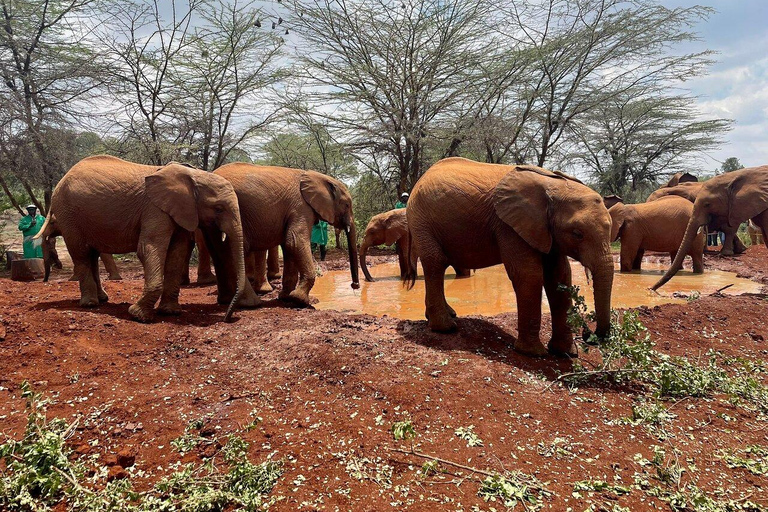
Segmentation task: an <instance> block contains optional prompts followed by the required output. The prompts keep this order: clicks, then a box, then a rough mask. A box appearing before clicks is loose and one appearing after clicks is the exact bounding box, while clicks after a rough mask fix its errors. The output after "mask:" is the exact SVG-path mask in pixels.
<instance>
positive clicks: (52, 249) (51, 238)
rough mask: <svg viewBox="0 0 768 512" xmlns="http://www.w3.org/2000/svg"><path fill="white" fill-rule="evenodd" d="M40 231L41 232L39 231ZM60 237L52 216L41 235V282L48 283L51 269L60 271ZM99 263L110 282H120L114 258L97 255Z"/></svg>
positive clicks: (120, 278) (107, 255)
mask: <svg viewBox="0 0 768 512" xmlns="http://www.w3.org/2000/svg"><path fill="white" fill-rule="evenodd" d="M41 231H42V230H41ZM60 236H61V231H60V230H59V225H58V223H57V222H56V216H54V215H52V216H51V219H50V221H49V222H48V223H47V225H46V227H45V232H43V234H42V239H43V243H42V247H43V265H44V267H45V276H44V277H43V282H46V283H47V282H48V279H49V278H50V277H51V267H55V268H57V269H61V268H62V265H61V260H59V253H58V251H57V250H56V239H57V238H58V237H60ZM99 258H100V259H101V263H102V264H103V265H104V270H106V271H107V274H108V277H107V279H109V280H110V281H120V280H122V279H123V276H121V275H120V271H119V270H118V269H117V264H116V263H115V258H113V257H112V255H111V254H99ZM69 280H70V281H77V276H76V275H74V274H73V275H72V277H70V278H69Z"/></svg>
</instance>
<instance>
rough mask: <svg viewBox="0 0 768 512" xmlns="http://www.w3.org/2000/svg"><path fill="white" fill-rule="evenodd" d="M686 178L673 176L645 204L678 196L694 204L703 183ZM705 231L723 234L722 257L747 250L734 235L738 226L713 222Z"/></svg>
mask: <svg viewBox="0 0 768 512" xmlns="http://www.w3.org/2000/svg"><path fill="white" fill-rule="evenodd" d="M686 176H691V177H693V176H692V175H691V174H688V173H685V174H680V173H678V174H675V175H674V176H673V177H672V179H670V180H669V183H667V184H666V185H664V186H663V187H661V188H660V189H658V190H656V191H655V192H653V193H652V194H651V195H650V196H648V199H646V202H647V203H650V202H652V201H656V200H657V199H660V198H662V197H667V196H680V197H683V198H685V199H687V200H688V201H690V202H691V203H693V202H695V201H696V197H697V196H698V194H699V192H700V191H701V188H702V187H703V186H704V183H705V182H699V181H691V180H690V178H688V181H685V180H686ZM694 178H695V177H694ZM707 230H708V231H709V232H710V233H716V232H718V231H722V232H723V233H725V241H724V242H723V247H722V248H721V249H720V254H721V255H722V256H732V255H734V254H741V253H743V252H744V251H746V250H747V247H746V246H745V245H744V243H743V242H742V241H741V240H740V239H739V237H738V236H737V234H736V233H737V231H738V230H739V226H736V227H733V226H728V225H724V224H722V223H718V222H716V221H714V220H713V221H710V222H709V223H708V224H707Z"/></svg>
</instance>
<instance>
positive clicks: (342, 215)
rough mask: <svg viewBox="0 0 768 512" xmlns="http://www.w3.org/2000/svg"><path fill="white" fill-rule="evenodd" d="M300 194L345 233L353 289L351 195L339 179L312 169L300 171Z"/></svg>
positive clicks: (354, 232)
mask: <svg viewBox="0 0 768 512" xmlns="http://www.w3.org/2000/svg"><path fill="white" fill-rule="evenodd" d="M300 187H301V196H302V197H303V198H304V201H306V202H307V204H308V205H309V206H311V207H312V209H313V210H314V211H315V213H316V214H317V216H318V217H320V218H321V219H322V220H324V221H326V222H328V223H329V224H331V225H332V226H333V227H336V228H339V229H343V230H344V231H345V232H346V233H347V246H348V250H349V270H350V273H351V274H352V288H355V289H357V288H360V280H359V276H358V269H357V229H356V227H355V218H354V216H353V215H352V196H351V195H350V193H349V190H347V187H345V186H344V184H343V183H342V182H340V181H339V180H337V179H335V178H331V177H330V176H328V175H325V174H321V173H319V172H315V171H304V172H303V173H302V174H301V183H300Z"/></svg>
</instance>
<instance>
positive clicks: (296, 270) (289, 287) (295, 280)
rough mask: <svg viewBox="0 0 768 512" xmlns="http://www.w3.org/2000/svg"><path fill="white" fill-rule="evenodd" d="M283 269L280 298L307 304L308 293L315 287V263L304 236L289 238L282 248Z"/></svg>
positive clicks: (307, 238)
mask: <svg viewBox="0 0 768 512" xmlns="http://www.w3.org/2000/svg"><path fill="white" fill-rule="evenodd" d="M283 258H284V261H285V263H284V265H285V268H284V269H283V289H282V290H281V291H280V296H279V297H280V298H281V299H283V300H289V301H291V302H296V303H298V304H305V305H308V304H309V291H310V290H311V289H312V287H313V286H314V285H315V262H314V259H313V258H312V250H311V249H310V245H309V233H307V234H306V236H303V237H302V236H294V237H290V235H289V240H288V241H286V244H285V246H284V247H283Z"/></svg>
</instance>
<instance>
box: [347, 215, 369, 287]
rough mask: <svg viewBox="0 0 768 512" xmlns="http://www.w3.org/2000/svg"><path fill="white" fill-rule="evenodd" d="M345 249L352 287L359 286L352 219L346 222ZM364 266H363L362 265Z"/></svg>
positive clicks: (355, 233) (355, 236)
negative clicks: (347, 255) (347, 251)
mask: <svg viewBox="0 0 768 512" xmlns="http://www.w3.org/2000/svg"><path fill="white" fill-rule="evenodd" d="M345 227H346V231H347V249H348V250H349V271H350V273H351V274H352V288H354V289H355V290H357V289H358V288H360V275H359V271H358V268H357V229H356V228H355V221H354V219H350V221H349V224H347V226H345ZM363 268H365V267H363Z"/></svg>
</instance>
